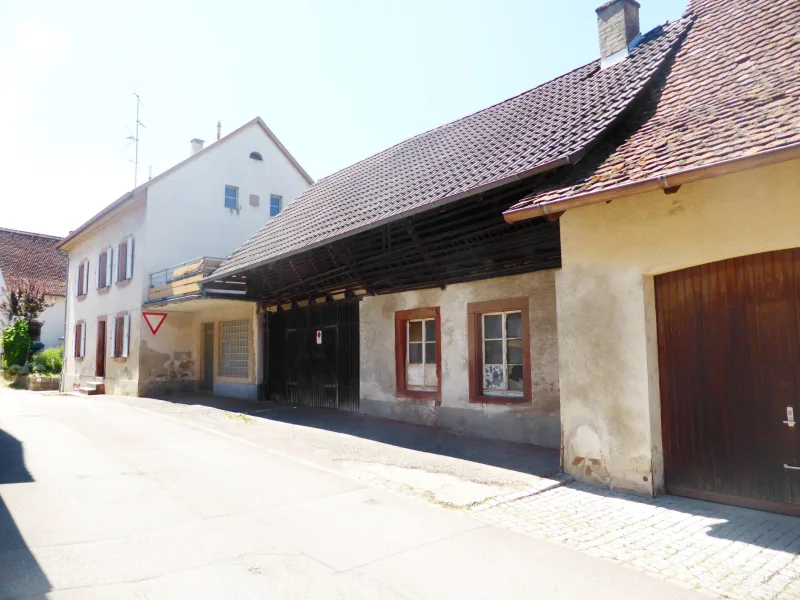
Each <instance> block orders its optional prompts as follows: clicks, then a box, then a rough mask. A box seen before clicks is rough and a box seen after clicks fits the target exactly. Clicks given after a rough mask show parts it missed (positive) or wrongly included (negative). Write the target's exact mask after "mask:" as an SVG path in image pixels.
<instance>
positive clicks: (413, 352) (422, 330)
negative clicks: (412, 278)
mask: <svg viewBox="0 0 800 600" xmlns="http://www.w3.org/2000/svg"><path fill="white" fill-rule="evenodd" d="M440 338H441V321H440V318H439V308H438V307H435V308H418V309H414V310H402V311H398V312H396V313H395V368H396V374H397V393H398V395H400V396H406V397H410V398H419V399H436V398H438V397H439V396H440V394H441V373H442V369H441V363H442V360H441V347H440Z"/></svg>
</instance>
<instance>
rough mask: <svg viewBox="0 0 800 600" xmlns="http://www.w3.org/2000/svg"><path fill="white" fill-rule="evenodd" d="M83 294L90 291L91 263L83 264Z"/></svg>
mask: <svg viewBox="0 0 800 600" xmlns="http://www.w3.org/2000/svg"><path fill="white" fill-rule="evenodd" d="M83 264H84V266H83V293H84V294H85V293H86V292H87V290H88V289H89V261H88V260H87V261H86V262H85V263H83Z"/></svg>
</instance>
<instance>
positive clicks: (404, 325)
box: [394, 306, 442, 403]
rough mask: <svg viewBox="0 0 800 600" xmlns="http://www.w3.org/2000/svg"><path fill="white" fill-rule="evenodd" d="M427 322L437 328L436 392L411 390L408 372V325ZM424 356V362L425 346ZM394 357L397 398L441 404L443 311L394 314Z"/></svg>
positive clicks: (430, 308)
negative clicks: (414, 322) (432, 401)
mask: <svg viewBox="0 0 800 600" xmlns="http://www.w3.org/2000/svg"><path fill="white" fill-rule="evenodd" d="M427 320H433V321H434V327H435V328H436V380H437V381H436V390H419V389H409V388H408V382H407V372H406V366H407V365H406V360H407V359H408V323H409V322H411V321H427ZM423 329H424V326H423ZM422 355H423V360H424V357H425V347H424V345H423V348H422ZM394 356H395V378H396V384H395V385H396V395H397V397H398V398H409V399H412V400H435V401H436V402H437V403H440V402H441V400H442V319H441V310H440V309H439V307H438V306H433V307H428V308H414V309H411V310H398V311H397V312H395V313H394Z"/></svg>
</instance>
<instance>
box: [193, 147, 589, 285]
mask: <svg viewBox="0 0 800 600" xmlns="http://www.w3.org/2000/svg"><path fill="white" fill-rule="evenodd" d="M583 155H584V152H583V151H580V152H574V153H573V154H570V155H567V156H562V157H561V158H558V159H556V160H553V161H550V162H547V163H543V164H541V165H538V166H536V167H534V168H533V169H529V170H527V171H524V172H521V173H517V174H515V175H512V176H511V177H506V178H503V179H498V180H496V181H492V182H490V183H487V184H485V185H481V186H478V187H474V188H472V189H469V190H466V191H464V192H460V193H458V194H454V195H452V196H446V197H444V198H441V199H440V200H436V201H434V202H428V203H426V204H424V205H422V206H418V207H415V208H412V209H410V210H407V211H403V212H400V213H396V214H393V215H389V216H387V217H385V218H383V219H379V220H377V221H372V222H370V223H367V224H366V225H364V226H362V227H356V228H354V229H351V230H349V231H346V232H343V233H341V234H339V235H335V236H331V237H329V238H325V239H323V240H320V241H318V242H315V243H313V244H308V245H306V246H303V247H301V248H297V249H295V250H292V251H290V252H285V253H283V254H277V255H275V256H271V257H269V258H267V259H265V260H262V261H258V262H255V263H252V264H248V265H246V266H243V267H240V268H237V269H234V270H231V271H225V272H222V273H220V271H222V270H223V269H224V267H225V263H222V266H221V267H220V268H219V269H217V271H215V272H214V273H212V274H211V275H209V276H208V277H206V278H205V279H203V283H209V282H211V281H217V280H219V279H224V278H225V277H230V276H231V275H238V274H241V273H244V272H246V271H250V270H252V269H258V268H259V267H263V266H266V265H268V264H271V263H274V262H277V261H279V260H284V259H287V258H292V257H293V256H296V255H298V254H303V253H306V252H308V251H310V250H314V249H316V248H320V247H322V246H327V245H328V244H332V243H334V242H338V241H339V240H342V239H345V238H348V237H352V236H354V235H357V234H359V233H364V232H366V231H370V230H372V229H377V228H379V227H382V226H384V225H389V224H391V223H393V222H395V221H400V220H402V219H407V218H409V217H413V216H416V215H419V214H422V213H424V212H427V211H429V210H433V209H436V208H440V207H442V206H446V205H448V204H452V203H453V202H457V201H459V200H463V199H464V198H469V197H471V196H477V195H479V194H483V193H485V192H489V191H492V190H496V189H498V188H501V187H503V186H505V185H509V184H512V183H516V182H519V181H523V180H525V179H528V178H530V177H534V176H536V175H541V174H544V173H547V172H550V171H554V170H556V169H558V168H561V167H566V166H569V165H574V164H575V163H577V162H578V161H579V160H580V159H581V158H582V157H583Z"/></svg>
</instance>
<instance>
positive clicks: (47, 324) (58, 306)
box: [39, 296, 65, 348]
mask: <svg viewBox="0 0 800 600" xmlns="http://www.w3.org/2000/svg"><path fill="white" fill-rule="evenodd" d="M47 302H48V304H51V306H49V307H47V308H46V309H45V310H44V312H43V313H42V315H41V316H40V317H39V320H40V321H42V337H41V342H42V343H43V344H44V345H45V347H46V348H58V347H59V346H60V345H61V338H62V337H64V314H65V313H64V296H48V297H47Z"/></svg>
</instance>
